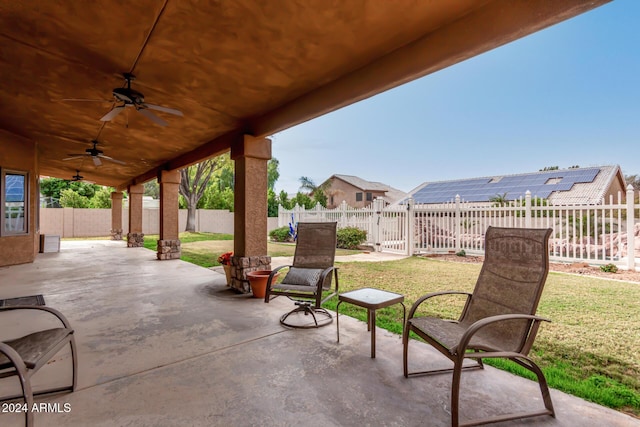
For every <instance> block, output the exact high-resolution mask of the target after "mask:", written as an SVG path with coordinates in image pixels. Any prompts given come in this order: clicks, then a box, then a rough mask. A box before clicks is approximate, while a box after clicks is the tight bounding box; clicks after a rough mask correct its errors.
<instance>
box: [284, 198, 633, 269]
mask: <svg viewBox="0 0 640 427" xmlns="http://www.w3.org/2000/svg"><path fill="white" fill-rule="evenodd" d="M635 199H636V193H635V192H634V191H633V189H632V188H631V187H629V188H628V189H627V193H626V201H625V198H624V197H623V195H622V194H621V193H619V194H618V195H617V197H613V196H610V197H609V199H608V200H603V201H602V203H601V204H599V205H585V206H580V205H562V206H560V205H551V204H548V203H547V201H546V200H541V199H537V198H534V197H531V195H530V193H529V192H527V195H526V196H525V197H524V198H521V199H520V200H516V201H513V202H508V203H504V204H502V205H500V206H490V205H489V204H486V203H485V204H478V203H468V202H464V201H462V200H460V198H459V197H456V199H455V200H453V201H451V202H450V203H442V204H430V205H414V203H413V201H412V200H409V202H408V203H407V204H406V205H401V206H388V207H384V202H383V201H382V200H379V199H377V200H375V201H374V203H373V204H372V205H371V207H368V208H364V209H355V208H351V207H349V206H347V205H346V203H344V202H343V203H342V204H341V205H340V206H339V207H338V208H336V209H326V208H322V207H321V206H320V205H317V206H316V207H315V208H313V209H311V210H306V209H304V207H299V206H296V207H295V208H294V209H292V210H285V209H283V208H282V207H280V209H279V215H278V226H279V227H282V226H287V225H289V224H290V223H291V224H296V223H297V222H299V221H321V222H322V221H336V222H337V223H338V228H344V227H357V228H360V229H362V230H365V231H366V232H367V241H368V242H367V243H368V244H370V245H373V246H375V247H376V249H377V250H380V251H388V252H398V253H406V254H409V255H412V254H414V253H421V252H424V253H448V252H459V251H461V250H464V251H465V252H466V253H469V254H482V253H483V251H484V233H485V231H486V229H487V227H489V226H495V227H532V228H552V229H553V234H552V237H551V239H550V241H549V256H550V259H552V260H554V261H571V262H575V261H580V262H588V263H592V264H608V263H614V264H618V265H620V266H626V267H627V268H629V269H635V258H636V257H638V256H640V237H639V238H638V239H636V236H639V235H640V224H636V218H638V217H639V215H638V212H637V211H638V210H640V204H637V203H635V202H634V200H635ZM636 243H637V244H638V247H637V248H636Z"/></svg>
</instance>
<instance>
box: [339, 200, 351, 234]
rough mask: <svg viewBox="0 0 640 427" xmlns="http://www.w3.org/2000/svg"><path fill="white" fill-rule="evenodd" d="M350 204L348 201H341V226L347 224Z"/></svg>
mask: <svg viewBox="0 0 640 427" xmlns="http://www.w3.org/2000/svg"><path fill="white" fill-rule="evenodd" d="M348 208H349V206H348V205H347V201H346V200H343V201H342V203H340V221H338V226H339V228H344V227H346V226H347V209H348Z"/></svg>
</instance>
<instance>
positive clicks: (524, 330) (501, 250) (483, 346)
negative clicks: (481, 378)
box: [402, 227, 555, 427]
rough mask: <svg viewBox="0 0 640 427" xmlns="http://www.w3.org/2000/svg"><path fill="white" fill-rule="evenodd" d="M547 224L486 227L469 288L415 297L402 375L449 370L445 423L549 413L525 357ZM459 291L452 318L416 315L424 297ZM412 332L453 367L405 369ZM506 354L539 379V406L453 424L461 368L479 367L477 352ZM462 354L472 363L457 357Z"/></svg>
mask: <svg viewBox="0 0 640 427" xmlns="http://www.w3.org/2000/svg"><path fill="white" fill-rule="evenodd" d="M551 231H552V230H551V229H518V228H496V227H489V229H488V230H487V233H486V235H485V259H484V263H483V265H482V270H481V271H480V275H479V277H478V280H477V282H476V286H475V289H474V290H473V293H472V294H469V293H466V292H456V291H445V292H435V293H432V294H428V295H425V296H423V297H422V298H420V299H418V300H417V301H416V302H415V304H414V305H413V307H411V310H410V312H409V317H408V319H407V322H406V324H405V328H404V333H403V336H402V340H403V347H404V352H403V365H404V376H405V377H409V376H410V375H420V374H429V373H436V372H448V371H453V383H452V386H451V424H452V426H455V427H457V426H458V425H467V426H469V425H478V424H487V423H492V422H498V421H503V420H512V419H519V418H525V417H533V416H538V415H551V416H552V417H555V412H554V410H553V404H552V403H551V396H550V394H549V388H548V386H547V381H546V379H545V377H544V374H543V373H542V371H541V370H540V368H539V367H538V366H537V365H536V364H535V363H534V362H533V361H532V360H531V359H530V358H529V357H528V353H529V351H530V350H531V346H532V345H533V341H534V339H535V337H536V334H537V332H538V328H539V326H540V322H542V321H549V320H548V319H544V318H541V317H538V316H535V313H536V309H537V307H538V302H539V301H540V295H541V294H542V289H543V287H544V283H545V281H546V278H547V273H548V271H549V252H548V240H549V235H550V234H551ZM451 294H454V295H455V294H461V295H466V303H465V305H464V308H463V310H462V314H461V315H460V318H459V319H458V320H443V319H439V318H434V317H426V316H423V315H422V314H420V315H418V313H417V310H418V307H420V306H421V304H423V303H425V302H427V301H428V300H429V299H430V298H433V297H437V296H441V295H451ZM410 332H414V333H415V334H417V335H418V336H419V337H421V338H422V339H424V340H425V341H426V342H427V343H429V344H431V345H432V346H433V347H434V348H435V349H437V350H438V351H440V352H441V353H442V354H444V355H445V356H447V357H448V358H449V359H451V361H453V364H454V366H453V368H450V369H440V370H431V371H423V372H412V373H409V371H408V354H409V334H410ZM490 357H493V358H506V359H510V360H512V361H514V362H515V363H517V364H518V365H520V366H522V367H524V368H526V369H528V370H530V371H531V372H533V373H534V374H535V375H536V376H537V378H538V383H539V385H540V390H541V392H542V398H543V401H544V406H545V409H544V410H542V409H541V410H538V411H535V412H530V413H519V414H509V415H499V416H496V417H493V418H487V419H483V420H478V421H473V422H468V423H463V424H459V421H458V409H459V408H458V404H459V403H458V402H459V394H460V377H461V373H462V370H463V369H468V368H482V367H483V365H482V359H483V358H490ZM467 359H473V360H475V363H472V364H471V365H470V366H469V364H468V363H467V364H465V366H463V363H464V362H465V360H467Z"/></svg>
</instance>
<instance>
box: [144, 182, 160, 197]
mask: <svg viewBox="0 0 640 427" xmlns="http://www.w3.org/2000/svg"><path fill="white" fill-rule="evenodd" d="M144 195H145V196H151V197H153V198H154V199H159V198H160V184H158V180H157V179H152V180H151V181H147V182H145V183H144Z"/></svg>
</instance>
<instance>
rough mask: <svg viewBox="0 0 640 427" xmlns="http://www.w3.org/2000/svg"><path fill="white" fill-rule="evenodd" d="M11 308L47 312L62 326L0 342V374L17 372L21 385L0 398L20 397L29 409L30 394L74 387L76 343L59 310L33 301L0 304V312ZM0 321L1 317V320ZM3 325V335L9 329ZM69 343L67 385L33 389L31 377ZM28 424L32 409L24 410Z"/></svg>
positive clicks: (36, 394) (75, 381)
mask: <svg viewBox="0 0 640 427" xmlns="http://www.w3.org/2000/svg"><path fill="white" fill-rule="evenodd" d="M13 310H39V311H44V312H47V313H50V314H51V315H53V316H54V317H55V318H57V319H56V323H59V324H60V325H59V326H61V327H54V328H51V329H45V330H39V331H36V332H33V333H30V334H28V335H25V336H23V337H20V338H13V339H7V340H4V337H3V341H2V342H0V378H7V377H11V376H17V377H18V379H19V381H20V386H21V388H22V395H12V396H4V397H0V401H6V400H13V399H18V398H22V399H24V403H25V404H26V405H27V408H28V409H31V408H32V407H33V396H34V395H35V396H39V395H44V394H51V393H58V392H62V391H75V389H76V383H77V367H78V362H77V358H76V344H75V339H74V335H73V329H72V328H71V326H70V325H69V322H68V321H67V319H66V318H65V317H64V316H63V315H62V313H60V312H59V311H58V310H55V309H53V308H49V307H42V306H36V305H33V306H32V305H28V306H27V305H23V306H7V307H0V315H3V314H4V313H7V312H9V311H13ZM0 322H1V320H0ZM7 329H8V328H6V327H5V326H3V329H2V333H3V335H5V334H7V333H10V332H9V331H8V330H7ZM67 344H69V345H70V346H71V359H72V365H73V366H72V374H71V376H72V380H71V384H70V385H68V386H63V387H57V388H52V389H47V390H41V391H37V392H35V393H34V392H33V389H32V388H31V377H32V376H33V375H34V374H35V373H36V372H38V370H39V369H40V368H42V367H43V366H44V365H46V364H47V363H48V362H49V361H50V360H51V359H52V358H53V356H55V355H56V354H57V353H58V352H59V351H60V350H61V349H62V348H63V347H64V346H65V345H67ZM25 422H26V425H27V427H30V426H32V425H33V412H31V410H28V411H27V412H25Z"/></svg>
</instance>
